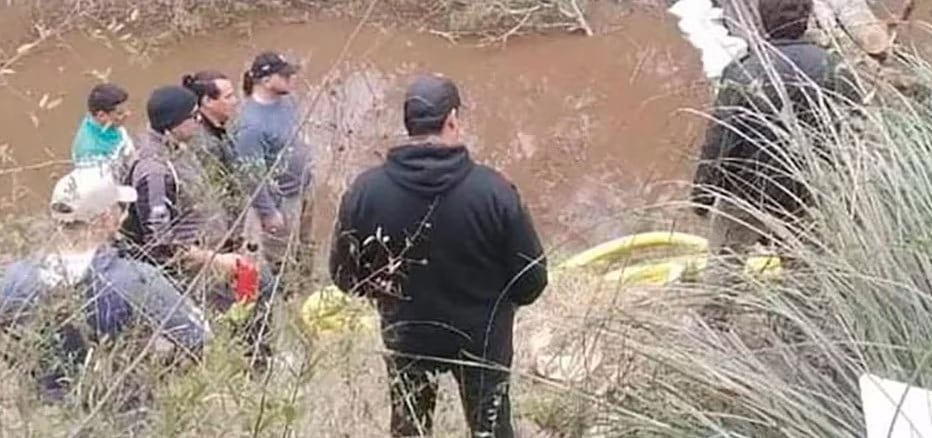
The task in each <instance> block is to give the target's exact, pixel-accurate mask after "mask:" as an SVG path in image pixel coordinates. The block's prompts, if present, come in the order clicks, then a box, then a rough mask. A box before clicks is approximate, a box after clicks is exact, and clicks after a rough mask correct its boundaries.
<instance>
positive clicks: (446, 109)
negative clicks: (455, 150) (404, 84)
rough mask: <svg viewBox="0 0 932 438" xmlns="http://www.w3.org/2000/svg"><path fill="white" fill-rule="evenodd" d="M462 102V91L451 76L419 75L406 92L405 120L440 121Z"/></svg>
mask: <svg viewBox="0 0 932 438" xmlns="http://www.w3.org/2000/svg"><path fill="white" fill-rule="evenodd" d="M462 104H463V103H462V101H461V100H460V91H459V89H458V88H457V87H456V84H454V83H453V81H452V80H451V79H450V78H448V77H446V76H443V75H441V74H423V75H418V76H417V77H415V78H414V81H413V82H412V83H411V85H410V86H408V91H407V93H405V106H404V110H405V120H408V121H411V122H428V123H429V122H439V121H442V120H443V119H445V118H446V117H447V116H448V115H450V112H451V111H452V110H454V109H459V108H460V107H461V106H462Z"/></svg>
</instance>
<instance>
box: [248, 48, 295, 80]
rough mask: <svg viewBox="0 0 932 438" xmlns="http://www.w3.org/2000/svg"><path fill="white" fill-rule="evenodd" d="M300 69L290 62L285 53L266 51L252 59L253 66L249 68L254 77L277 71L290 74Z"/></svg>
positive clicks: (286, 74) (259, 77)
mask: <svg viewBox="0 0 932 438" xmlns="http://www.w3.org/2000/svg"><path fill="white" fill-rule="evenodd" d="M298 70H299V67H298V66H297V65H295V64H292V63H290V62H288V60H287V59H286V58H285V55H282V54H281V53H278V52H273V51H265V52H262V53H260V54H258V55H256V57H255V59H253V60H252V67H250V68H249V73H250V74H251V75H252V77H253V78H255V79H261V78H264V77H266V76H271V75H274V74H276V73H278V74H281V75H284V76H290V75H293V74H295V73H297V72H298Z"/></svg>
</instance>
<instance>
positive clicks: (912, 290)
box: [558, 57, 932, 437]
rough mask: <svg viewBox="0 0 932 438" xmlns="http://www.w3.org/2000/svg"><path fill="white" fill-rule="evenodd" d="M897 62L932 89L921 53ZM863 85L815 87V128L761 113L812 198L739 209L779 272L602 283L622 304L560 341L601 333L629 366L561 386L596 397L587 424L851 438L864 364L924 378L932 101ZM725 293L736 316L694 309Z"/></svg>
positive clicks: (931, 312) (623, 431)
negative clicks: (667, 283) (798, 207)
mask: <svg viewBox="0 0 932 438" xmlns="http://www.w3.org/2000/svg"><path fill="white" fill-rule="evenodd" d="M900 61H901V62H902V64H903V65H904V66H906V67H907V69H908V71H909V73H911V74H912V75H913V76H914V77H915V78H919V82H920V84H922V85H923V86H925V87H928V86H929V85H930V82H929V78H930V77H932V76H930V73H932V70H930V66H929V65H928V64H927V63H926V62H925V61H923V60H921V59H917V58H909V57H905V58H903V59H901V60H900ZM775 74H776V73H775V72H774V71H771V75H775ZM859 87H860V88H861V91H862V96H864V97H865V99H864V101H849V100H846V99H845V98H843V97H841V96H837V95H829V94H827V93H821V94H820V95H819V96H817V97H816V98H815V99H814V100H813V102H812V106H813V107H814V108H815V109H816V111H815V112H816V116H817V117H816V119H817V121H818V122H819V123H818V124H817V126H818V128H817V129H813V127H812V126H811V125H805V124H803V123H801V121H800V119H799V118H798V117H797V115H796V114H793V113H792V111H783V112H780V113H779V117H778V118H777V119H764V118H761V119H760V121H761V122H762V123H763V124H765V125H766V127H767V128H768V129H770V130H773V131H775V132H778V133H779V135H778V138H777V139H776V141H775V142H774V143H773V144H771V145H769V146H771V147H770V150H771V154H773V157H774V159H775V160H776V161H778V162H781V163H783V164H784V165H785V166H786V167H787V168H788V173H789V174H790V175H791V176H792V177H794V178H795V179H797V180H799V181H802V182H804V184H805V186H806V187H807V188H808V189H809V191H811V192H812V193H813V194H814V198H815V202H814V203H813V205H812V206H811V207H810V208H809V209H808V211H807V216H808V217H809V218H810V221H809V223H810V224H811V226H805V227H803V226H798V225H795V224H789V223H785V222H781V221H780V220H778V219H776V218H774V217H773V216H771V215H769V214H767V213H765V212H764V211H761V209H760V208H758V207H757V206H756V205H753V204H748V203H742V204H741V205H742V209H743V211H744V213H746V214H748V215H750V216H752V217H754V218H755V219H757V220H759V221H760V222H761V223H763V224H765V225H766V228H768V229H770V230H772V231H773V233H774V234H775V235H776V236H777V237H778V241H779V242H782V243H781V244H778V245H776V246H775V247H774V248H773V249H774V250H776V251H778V252H779V253H781V254H783V255H784V256H786V257H788V258H793V259H795V260H796V262H795V263H794V264H793V266H792V267H791V268H790V269H788V270H787V271H786V272H785V274H784V275H783V276H782V278H781V279H780V280H779V281H772V282H764V281H759V280H756V279H754V278H751V277H742V278H741V279H740V280H738V281H732V282H726V283H725V284H721V283H719V282H717V281H713V282H711V283H708V282H700V283H696V284H678V285H674V286H672V287H666V288H662V289H653V290H644V289H630V288H629V289H612V286H611V285H604V284H600V285H598V287H600V288H603V289H604V288H609V289H611V290H612V292H609V296H613V297H615V299H617V300H618V304H617V305H614V306H610V307H604V304H605V303H604V302H601V303H600V304H599V305H600V306H603V307H602V308H592V310H591V311H590V316H589V317H588V318H586V319H585V320H583V321H577V322H576V323H574V324H570V325H571V326H572V327H570V328H567V329H566V330H565V331H564V333H565V334H566V336H565V338H567V339H568V340H569V342H570V343H571V344H572V343H573V342H578V340H579V338H574V335H573V333H574V330H576V331H584V332H586V333H589V334H590V336H591V334H592V333H599V334H600V336H601V337H602V340H603V343H604V344H605V345H608V346H609V347H604V348H603V351H604V353H605V354H606V357H604V358H603V359H602V363H603V364H614V365H615V366H617V365H618V364H632V365H631V367H630V368H627V369H628V370H629V371H630V372H629V373H628V374H627V375H626V376H625V377H624V378H622V379H620V380H619V381H616V382H615V383H609V382H611V380H606V379H605V377H598V376H596V373H593V375H591V376H589V377H587V378H585V379H583V380H582V382H581V383H578V384H574V385H570V386H569V387H568V388H565V389H568V390H569V391H568V393H569V394H574V393H575V394H577V399H580V398H581V399H590V400H593V402H592V403H593V404H594V405H596V406H598V408H597V409H596V410H595V412H594V413H591V414H590V415H591V419H590V420H589V422H588V429H587V430H588V431H589V432H590V433H595V431H598V435H594V436H747V437H770V436H773V437H777V436H780V437H783V436H787V437H828V436H831V437H860V436H864V434H865V430H864V427H865V425H864V416H863V413H862V406H861V399H860V390H859V387H858V378H859V377H860V376H861V375H863V374H865V373H870V374H874V375H879V376H881V377H884V378H889V379H895V380H900V381H904V382H908V383H910V384H913V385H917V386H920V387H925V388H930V387H932V367H930V359H932V354H930V353H932V349H930V340H932V323H930V322H932V302H930V301H932V282H930V280H929V278H930V277H929V275H930V273H932V272H930V268H932V246H930V244H929V242H930V240H929V218H930V217H932V196H930V193H932V191H930V188H932V177H930V175H932V172H930V169H932V107H930V102H929V101H928V100H927V99H926V96H927V95H926V94H924V93H920V94H919V95H918V96H917V95H916V94H912V93H910V94H904V93H903V92H902V91H901V90H898V89H895V88H893V87H892V86H890V85H888V84H884V83H883V82H879V83H878V82H870V83H869V82H862V83H860V84H859ZM913 91H914V90H913ZM786 98H787V96H786V95H785V94H784V95H782V96H779V97H777V99H779V100H780V102H777V103H779V105H778V106H780V107H783V108H787V105H786ZM770 103H771V104H773V103H775V102H773V101H771V102H770ZM758 115H759V114H758ZM839 115H841V116H840V117H839ZM749 116H751V117H754V116H755V115H754V114H750V115H749ZM715 122H721V123H724V122H722V121H715ZM713 123H714V122H713ZM778 123H779V124H778ZM723 297H731V298H728V300H729V303H730V307H731V308H732V309H733V310H734V315H733V317H732V324H731V326H730V328H728V329H726V330H719V329H715V328H712V327H710V326H709V325H707V324H706V322H705V321H704V320H703V319H702V318H701V317H700V316H699V314H698V310H699V309H700V308H701V307H702V306H703V305H705V304H706V303H708V302H709V301H710V300H711V299H713V298H719V299H722V298H723ZM574 339H575V340H576V341H574ZM619 346H622V347H621V348H619ZM597 369H600V370H603V371H604V370H605V366H602V367H599V368H597ZM600 382H601V383H603V385H602V386H601V387H600V386H599V385H598V383H600ZM593 388H597V389H595V390H593ZM558 406H559V404H558ZM573 436H582V435H573Z"/></svg>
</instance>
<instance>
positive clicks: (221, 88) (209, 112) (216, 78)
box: [181, 70, 236, 124]
mask: <svg viewBox="0 0 932 438" xmlns="http://www.w3.org/2000/svg"><path fill="white" fill-rule="evenodd" d="M181 84H182V85H183V86H184V87H185V88H187V89H189V90H191V92H192V93H194V94H195V95H196V96H197V103H198V107H199V108H200V111H201V114H203V115H205V116H207V117H209V118H211V120H212V121H214V122H217V123H221V124H222V123H226V122H227V121H228V120H230V119H232V118H233V116H234V113H235V112H236V90H235V89H234V88H233V81H231V80H230V79H229V78H228V77H227V76H226V75H224V74H223V73H220V72H218V71H213V70H206V71H199V72H197V73H194V74H190V75H184V77H183V78H182V79H181Z"/></svg>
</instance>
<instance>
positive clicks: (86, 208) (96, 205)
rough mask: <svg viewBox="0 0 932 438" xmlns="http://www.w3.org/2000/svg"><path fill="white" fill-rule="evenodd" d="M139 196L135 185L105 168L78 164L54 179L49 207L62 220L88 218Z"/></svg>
mask: <svg viewBox="0 0 932 438" xmlns="http://www.w3.org/2000/svg"><path fill="white" fill-rule="evenodd" d="M136 197H137V195H136V189H134V188H132V187H129V186H124V185H121V184H119V183H118V182H117V180H116V178H114V177H113V174H112V173H111V172H109V171H107V170H105V169H104V168H101V167H87V168H77V169H75V170H72V171H71V172H69V173H68V174H67V175H65V176H63V177H62V178H61V179H59V180H58V182H57V183H55V188H54V189H52V199H51V202H50V203H49V209H50V210H51V214H52V218H53V219H55V220H57V221H59V222H87V221H90V220H92V219H94V218H96V217H97V216H99V215H101V214H103V213H104V212H106V211H107V210H109V209H111V208H113V207H115V206H117V205H119V204H120V203H131V202H136Z"/></svg>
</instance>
